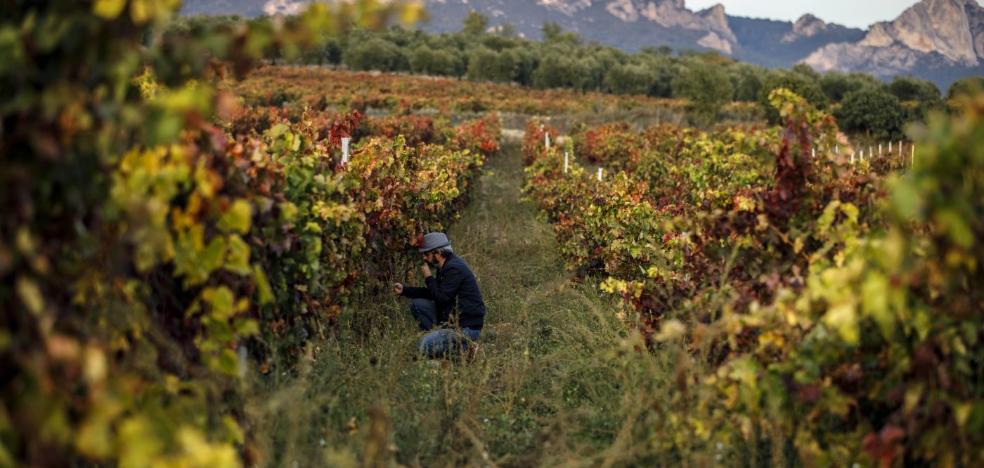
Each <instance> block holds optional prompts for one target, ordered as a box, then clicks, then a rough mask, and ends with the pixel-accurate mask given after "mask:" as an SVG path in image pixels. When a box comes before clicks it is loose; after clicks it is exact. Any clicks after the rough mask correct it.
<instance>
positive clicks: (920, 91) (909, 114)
mask: <svg viewBox="0 0 984 468" xmlns="http://www.w3.org/2000/svg"><path fill="white" fill-rule="evenodd" d="M888 91H889V92H890V93H892V95H894V96H895V97H897V98H898V99H899V101H901V102H902V106H903V108H905V111H906V115H905V117H904V118H905V121H906V122H912V121H916V120H925V118H926V116H927V114H928V113H929V111H931V110H934V109H941V108H942V107H943V99H942V95H941V94H940V89H939V88H937V87H936V85H935V84H933V82H932V81H928V80H922V79H919V78H914V77H911V76H900V77H896V78H895V79H894V80H892V83H891V84H890V85H888Z"/></svg>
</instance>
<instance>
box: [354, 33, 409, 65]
mask: <svg viewBox="0 0 984 468" xmlns="http://www.w3.org/2000/svg"><path fill="white" fill-rule="evenodd" d="M350 43H351V41H350ZM342 62H343V63H345V65H346V66H348V67H349V68H351V69H353V70H380V71H399V70H407V69H409V63H408V61H407V59H406V57H404V55H403V51H402V50H401V49H400V47H399V46H397V45H396V44H393V43H392V42H389V41H387V40H385V39H380V38H378V37H376V38H372V39H369V40H368V41H365V42H360V43H358V44H356V45H354V46H353V45H350V46H349V48H348V49H347V50H346V51H345V53H344V54H342Z"/></svg>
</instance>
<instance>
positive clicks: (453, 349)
mask: <svg viewBox="0 0 984 468" xmlns="http://www.w3.org/2000/svg"><path fill="white" fill-rule="evenodd" d="M410 313H411V314H413V318H414V319H416V320H417V325H419V326H420V329H421V330H422V331H428V330H430V329H431V328H433V327H434V325H435V322H437V318H436V317H437V306H436V305H435V304H434V301H431V300H428V299H414V300H412V301H410ZM481 333H482V331H481V330H479V329H476V328H462V329H461V330H460V331H459V330H456V329H451V328H441V329H438V330H433V331H430V332H429V333H427V334H426V335H424V336H423V337H422V338H420V342H419V343H418V344H417V349H418V350H419V351H420V353H421V354H423V355H424V356H427V357H428V358H436V357H449V356H452V355H454V354H458V353H460V352H462V351H464V350H466V349H468V343H470V342H472V341H478V337H479V335H481Z"/></svg>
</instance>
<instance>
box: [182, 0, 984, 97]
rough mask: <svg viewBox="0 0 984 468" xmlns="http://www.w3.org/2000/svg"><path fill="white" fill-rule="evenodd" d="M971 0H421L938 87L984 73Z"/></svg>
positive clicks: (248, 9)
mask: <svg viewBox="0 0 984 468" xmlns="http://www.w3.org/2000/svg"><path fill="white" fill-rule="evenodd" d="M307 1H308V0H185V6H184V7H183V13H185V14H239V15H243V16H258V15H264V14H267V15H272V14H290V13H293V12H295V11H297V9H298V8H299V7H300V6H302V5H303V4H304V3H306V2H307ZM978 1H979V0H922V1H920V2H919V3H916V4H915V5H913V6H912V7H910V8H909V9H907V10H906V11H905V12H903V13H902V15H900V16H899V17H898V18H896V19H895V20H894V21H891V22H883V23H876V24H874V25H872V26H871V28H869V30H867V31H864V30H860V29H854V28H848V27H845V26H841V25H838V24H832V23H827V22H824V21H823V20H821V19H820V18H817V17H815V16H813V15H810V14H805V15H804V16H802V17H801V18H800V19H798V20H797V21H796V22H792V23H791V22H787V21H774V20H766V19H756V18H744V17H737V16H730V15H728V14H727V13H726V11H725V9H724V7H723V6H721V5H717V6H714V7H711V8H708V9H706V10H702V11H693V10H690V9H688V8H687V7H686V5H685V2H684V0H425V3H426V5H427V9H428V11H429V12H430V16H431V21H430V22H429V23H427V24H424V25H423V28H424V29H425V30H428V31H431V32H448V31H455V30H458V29H460V27H461V22H462V20H463V19H464V18H465V16H466V15H467V14H468V13H469V12H470V11H472V10H475V11H478V12H480V13H483V14H485V15H486V16H488V17H489V18H490V20H491V24H492V26H493V27H495V26H497V25H500V24H504V23H509V24H512V25H513V26H514V27H515V29H516V31H517V32H518V33H520V34H521V35H523V36H526V37H530V38H539V37H540V27H541V26H542V24H543V23H544V22H548V21H549V22H554V23H557V24H559V25H560V26H561V27H563V28H564V29H566V30H570V31H574V32H577V33H578V34H580V35H581V36H582V37H584V38H586V39H588V40H593V41H598V42H600V43H603V44H608V45H611V46H614V47H619V48H622V49H625V50H628V51H635V50H638V49H640V48H642V47H647V46H669V47H673V48H675V49H710V50H716V51H718V52H721V53H723V54H727V55H730V56H733V57H735V58H736V59H739V60H742V61H746V62H750V63H755V64H759V65H763V66H769V67H789V66H792V65H793V64H795V63H800V62H802V63H806V64H808V65H810V66H811V67H813V68H815V69H817V70H820V71H828V70H842V71H864V72H867V73H872V74H875V75H877V76H880V77H884V78H888V77H891V76H895V75H898V74H913V75H916V76H921V77H924V78H927V79H931V80H933V81H936V82H937V84H938V85H940V86H941V87H944V88H945V87H946V86H948V85H949V83H950V82H952V81H953V80H955V79H957V78H959V77H961V76H967V75H975V74H976V75H981V74H984V8H982V7H981V5H980V4H979V3H978Z"/></svg>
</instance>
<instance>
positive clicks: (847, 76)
mask: <svg viewBox="0 0 984 468" xmlns="http://www.w3.org/2000/svg"><path fill="white" fill-rule="evenodd" d="M880 85H881V82H880V81H878V80H877V79H875V78H874V77H872V76H869V75H865V74H863V73H842V72H829V73H826V74H824V75H823V76H821V77H820V89H821V90H822V91H823V94H824V95H825V96H827V98H828V99H829V100H830V101H831V102H841V100H843V99H844V96H846V95H847V93H849V92H851V91H854V90H857V89H861V88H863V87H865V86H880Z"/></svg>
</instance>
